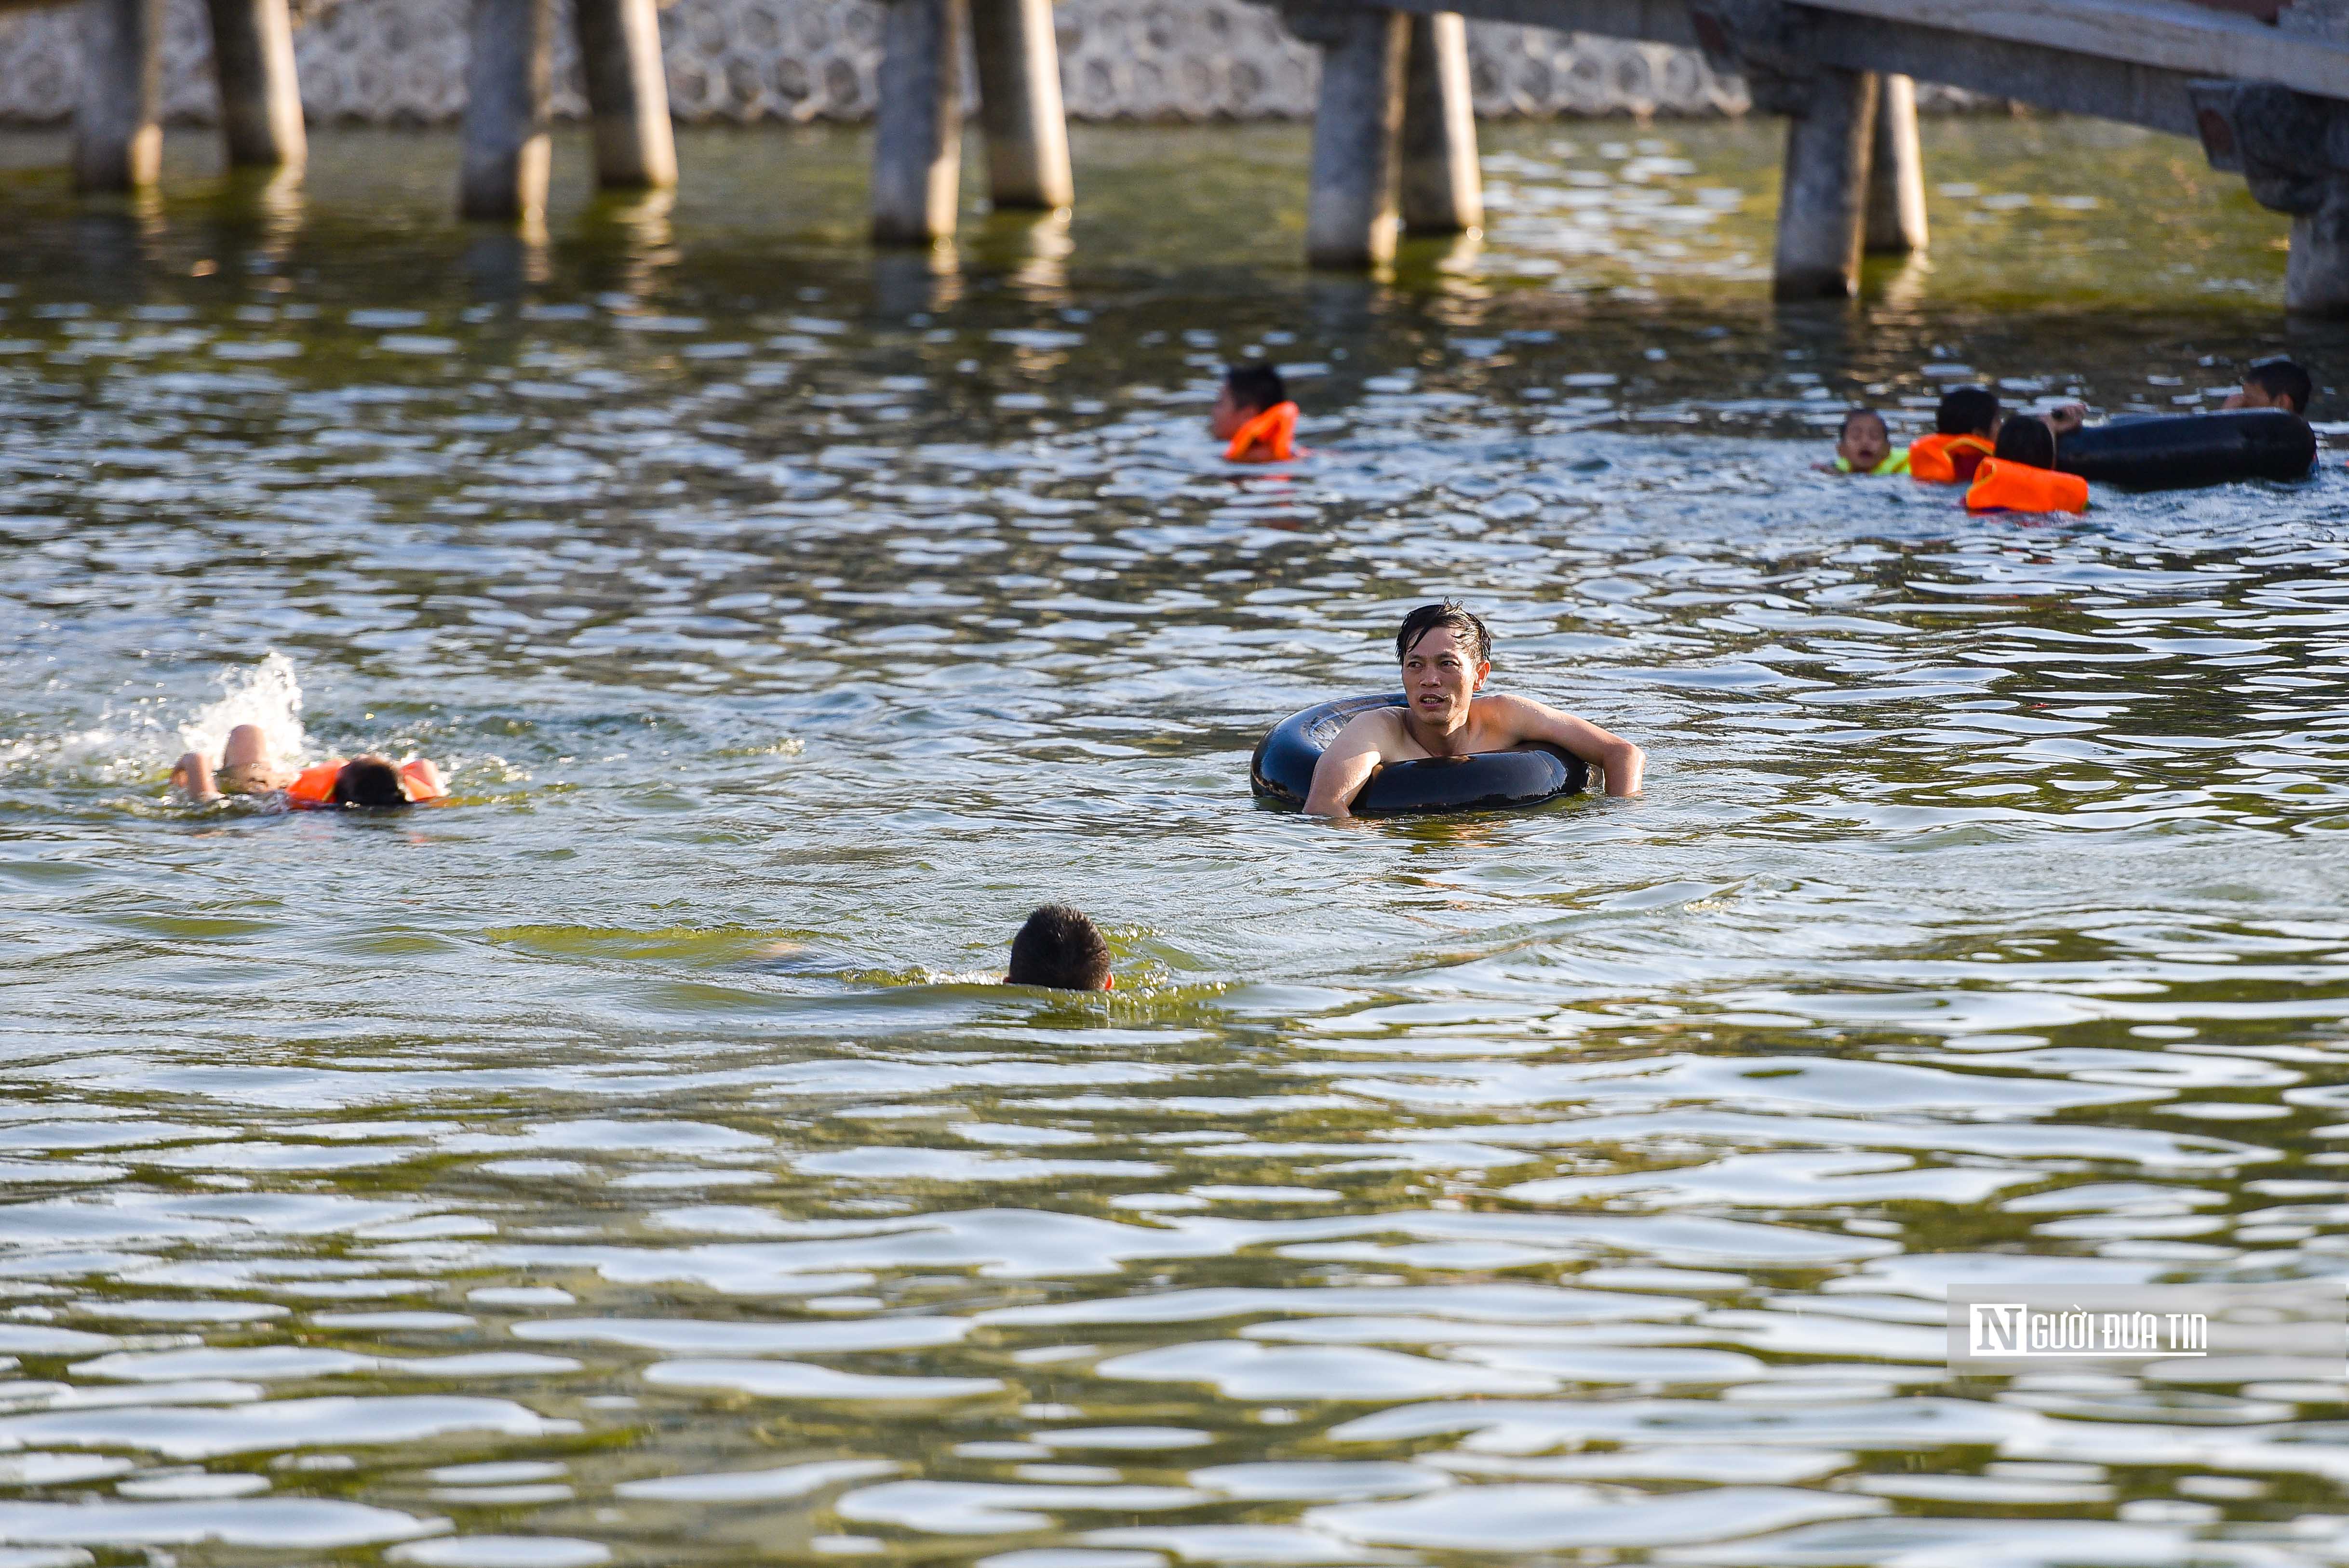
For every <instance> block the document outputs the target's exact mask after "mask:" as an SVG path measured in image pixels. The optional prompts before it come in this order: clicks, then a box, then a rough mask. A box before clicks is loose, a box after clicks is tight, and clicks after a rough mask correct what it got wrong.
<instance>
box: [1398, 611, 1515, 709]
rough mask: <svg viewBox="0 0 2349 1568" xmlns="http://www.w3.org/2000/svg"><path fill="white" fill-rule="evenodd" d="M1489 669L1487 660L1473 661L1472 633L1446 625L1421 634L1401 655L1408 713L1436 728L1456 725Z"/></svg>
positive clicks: (1474, 654) (1474, 652)
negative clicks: (1460, 631) (1467, 634)
mask: <svg viewBox="0 0 2349 1568" xmlns="http://www.w3.org/2000/svg"><path fill="white" fill-rule="evenodd" d="M1492 673H1493V666H1492V665H1491V664H1489V663H1485V662H1479V661H1477V659H1476V643H1475V638H1474V637H1469V636H1464V635H1463V634H1460V633H1459V632H1456V631H1454V630H1453V629H1452V628H1451V627H1450V626H1438V627H1436V628H1435V629H1434V630H1433V631H1432V632H1425V633H1423V634H1421V635H1420V639H1419V641H1418V642H1416V643H1414V644H1413V645H1412V646H1411V650H1410V651H1409V652H1408V653H1406V654H1404V655H1403V656H1402V691H1403V696H1405V697H1407V698H1408V699H1410V702H1411V713H1412V717H1413V718H1416V719H1418V720H1419V721H1420V722H1422V723H1423V724H1427V725H1431V726H1433V727H1435V728H1436V729H1439V730H1451V729H1457V728H1458V727H1460V726H1462V725H1464V724H1465V723H1467V722H1468V701H1469V699H1470V698H1471V697H1473V696H1475V695H1476V688H1477V687H1478V686H1483V685H1484V684H1485V676H1488V675H1491V674H1492Z"/></svg>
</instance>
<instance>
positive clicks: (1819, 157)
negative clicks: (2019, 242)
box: [1689, 0, 1914, 300]
mask: <svg viewBox="0 0 2349 1568" xmlns="http://www.w3.org/2000/svg"><path fill="white" fill-rule="evenodd" d="M1689 23H1690V26H1691V27H1692V29H1693V30H1694V32H1695V34H1696V38H1697V43H1698V45H1699V46H1701V47H1702V49H1703V50H1704V52H1705V57H1706V58H1708V59H1709V60H1711V61H1712V63H1713V68H1714V69H1716V70H1723V71H1734V72H1736V73H1738V74H1739V75H1741V76H1743V77H1744V78H1745V85H1746V88H1747V90H1748V91H1749V92H1751V93H1752V94H1753V97H1754V108H1758V109H1761V110H1763V111H1764V112H1765V113H1768V114H1783V115H1785V117H1786V160H1785V175H1784V178H1783V179H1782V180H1781V181H1780V184H1779V190H1778V246H1777V251H1776V253H1775V255H1774V256H1773V257H1772V260H1771V267H1770V292H1771V294H1773V296H1775V298H1778V299H1782V300H1795V299H1847V298H1849V297H1850V296H1852V295H1853V294H1857V293H1858V292H1859V254H1860V245H1861V242H1862V241H1863V239H1864V238H1865V237H1866V232H1867V227H1868V166H1869V164H1870V163H1871V162H1872V161H1873V158H1874V153H1875V146H1876V99H1877V93H1878V87H1877V77H1876V74H1875V73H1874V72H1872V71H1854V70H1846V69H1844V68H1843V67H1839V66H1825V65H1821V64H1819V63H1818V62H1817V61H1816V59H1815V58H1813V57H1811V55H1810V53H1809V51H1808V50H1807V48H1806V46H1805V39H1804V38H1803V36H1802V35H1801V30H1800V25H1799V23H1798V22H1797V20H1796V18H1795V15H1794V10H1793V7H1791V6H1788V5H1784V4H1781V3H1780V0H1691V4H1690V5H1689ZM1913 103H1914V99H1913V98H1912V99H1911V104H1912V107H1913Z"/></svg>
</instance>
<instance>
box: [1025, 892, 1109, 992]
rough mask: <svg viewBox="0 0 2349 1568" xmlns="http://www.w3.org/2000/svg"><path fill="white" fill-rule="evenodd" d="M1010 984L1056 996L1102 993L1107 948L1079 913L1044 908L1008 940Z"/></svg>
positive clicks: (1061, 907)
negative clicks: (1046, 989)
mask: <svg viewBox="0 0 2349 1568" xmlns="http://www.w3.org/2000/svg"><path fill="white" fill-rule="evenodd" d="M1003 978H1004V981H1005V983H1006V984H1007V985H1047V986H1050V987H1051V988H1052V989H1054V990H1056V991H1106V990H1109V989H1110V988H1111V987H1112V984H1113V982H1112V979H1111V977H1110V972H1109V944H1108V943H1106V942H1103V941H1102V934H1101V932H1100V931H1099V929H1097V928H1096V927H1095V926H1094V924H1093V923H1092V921H1090V920H1088V919H1086V918H1085V916H1084V914H1083V913H1082V912H1081V911H1078V910H1074V909H1071V908H1070V907H1069V906H1068V905H1067V904H1065V903H1048V904H1046V905H1045V906H1044V907H1043V908H1041V909H1040V910H1038V911H1037V912H1036V913H1033V914H1031V915H1030V916H1029V917H1028V923H1027V924H1025V925H1023V926H1021V927H1020V928H1019V935H1017V936H1015V937H1013V938H1012V939H1011V972H1010V973H1009V974H1008V975H1005V976H1004V977H1003Z"/></svg>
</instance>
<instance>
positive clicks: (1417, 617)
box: [1395, 599, 1493, 665]
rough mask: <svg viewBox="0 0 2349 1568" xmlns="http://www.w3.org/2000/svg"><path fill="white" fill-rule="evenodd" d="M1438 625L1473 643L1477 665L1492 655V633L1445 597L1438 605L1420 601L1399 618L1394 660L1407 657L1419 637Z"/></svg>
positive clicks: (1483, 624) (1417, 642)
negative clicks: (1399, 624)
mask: <svg viewBox="0 0 2349 1568" xmlns="http://www.w3.org/2000/svg"><path fill="white" fill-rule="evenodd" d="M1440 626H1449V627H1451V628H1452V629H1453V630H1454V632H1457V633H1459V634H1460V635H1461V636H1462V637H1463V638H1464V639H1465V640H1466V641H1468V642H1470V643H1473V644H1475V647H1476V663H1478V664H1480V665H1481V664H1483V663H1485V661H1486V660H1488V659H1490V658H1491V657H1492V656H1493V634H1492V633H1490V632H1488V631H1486V630H1485V623H1484V622H1482V621H1480V620H1478V619H1476V617H1475V616H1474V615H1472V614H1469V613H1468V612H1467V611H1466V610H1465V609H1464V608H1463V607H1462V606H1460V605H1459V604H1456V603H1454V602H1453V601H1451V600H1449V599H1446V600H1445V601H1444V603H1441V604H1422V605H1421V606H1420V607H1419V608H1418V609H1416V610H1413V612H1412V613H1411V614H1408V615H1405V616H1404V617H1403V618H1402V630H1401V631H1399V632H1397V633H1396V634H1395V663H1397V664H1401V663H1402V661H1403V660H1405V659H1407V658H1409V657H1411V651H1412V649H1413V648H1415V647H1417V646H1419V640H1420V639H1421V638H1422V637H1424V636H1425V635H1427V634H1428V633H1430V632H1433V631H1434V630H1436V629H1437V628H1438V627H1440Z"/></svg>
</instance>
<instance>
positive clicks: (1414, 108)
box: [1401, 11, 1485, 234]
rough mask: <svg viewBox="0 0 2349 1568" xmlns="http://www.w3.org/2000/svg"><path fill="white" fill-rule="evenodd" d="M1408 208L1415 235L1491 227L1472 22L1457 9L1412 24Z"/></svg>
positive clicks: (1405, 148)
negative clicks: (1480, 161)
mask: <svg viewBox="0 0 2349 1568" xmlns="http://www.w3.org/2000/svg"><path fill="white" fill-rule="evenodd" d="M1401 207H1402V227H1403V232H1405V233H1408V234H1465V233H1470V232H1475V231H1476V230H1478V229H1481V228H1483V227H1484V226H1485V176H1484V172H1483V170H1480V169H1478V168H1477V166H1476V105H1475V100H1474V99H1473V98H1471V97H1470V96H1469V88H1468V24H1467V23H1466V22H1464V21H1463V20H1462V19H1461V17H1460V15H1459V13H1458V12H1456V11H1438V12H1436V13H1435V14H1434V15H1425V16H1421V15H1414V16H1413V17H1412V18H1411V45H1410V49H1409V60H1408V64H1407V65H1406V67H1405V68H1404V74H1403V102H1402V201H1401Z"/></svg>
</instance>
